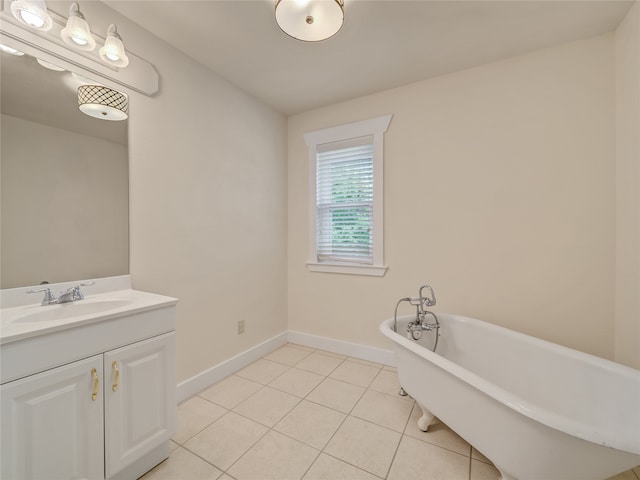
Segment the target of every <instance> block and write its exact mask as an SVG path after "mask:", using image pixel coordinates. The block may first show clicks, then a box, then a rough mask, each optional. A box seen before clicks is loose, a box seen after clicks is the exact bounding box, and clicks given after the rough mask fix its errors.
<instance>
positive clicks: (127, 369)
mask: <svg viewBox="0 0 640 480" xmlns="http://www.w3.org/2000/svg"><path fill="white" fill-rule="evenodd" d="M104 371H105V373H104V376H105V382H107V385H106V386H105V447H106V450H105V462H106V477H107V478H110V477H112V476H114V475H115V474H117V473H118V472H119V471H121V470H122V469H123V468H125V467H127V466H129V465H131V464H132V463H133V462H135V461H136V460H138V459H140V458H142V457H143V456H144V455H145V454H147V453H149V452H150V451H151V450H153V449H154V448H156V447H158V446H160V445H161V444H162V443H164V442H167V441H168V440H169V438H170V437H171V435H173V433H174V432H175V416H176V400H175V389H176V383H175V333H173V332H172V333H167V334H164V335H160V336H157V337H154V338H151V339H148V340H144V341H142V342H138V343H134V344H132V345H129V346H126V347H123V348H119V349H117V350H112V351H110V352H107V353H105V354H104Z"/></svg>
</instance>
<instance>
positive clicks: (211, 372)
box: [176, 330, 396, 403]
mask: <svg viewBox="0 0 640 480" xmlns="http://www.w3.org/2000/svg"><path fill="white" fill-rule="evenodd" d="M287 342H291V343H297V344H298V345H303V346H305V347H311V348H317V349H320V350H326V351H328V352H333V353H339V354H341V355H348V356H350V357H354V358H360V359H362V360H368V361H370V362H376V363H382V364H384V365H391V366H395V363H396V361H395V356H394V354H393V351H392V350H384V349H382V348H376V347H369V346H367V345H360V344H358V343H351V342H346V341H344V340H335V339H333V338H328V337H321V336H318V335H312V334H310V333H302V332H293V331H291V330H289V331H287V332H282V333H280V334H279V335H276V336H275V337H273V338H270V339H269V340H266V341H264V342H262V343H260V344H258V345H256V346H255V347H252V348H250V349H248V350H245V351H244V352H242V353H239V354H238V355H235V356H234V357H231V358H230V359H228V360H225V361H224V362H222V363H219V364H218V365H215V366H213V367H211V368H209V369H208V370H205V371H203V372H201V373H199V374H197V375H194V376H193V377H191V378H189V379H187V380H185V381H183V382H180V383H179V384H178V386H177V387H176V399H177V401H178V403H182V402H184V401H185V400H188V399H189V398H191V397H193V396H194V395H196V394H197V393H200V392H201V391H203V390H205V389H206V388H208V387H210V386H211V385H213V384H214V383H217V382H219V381H220V380H222V379H224V378H226V377H228V376H229V375H232V374H233V373H235V372H237V371H238V370H241V369H243V368H244V367H246V366H247V365H249V364H250V363H253V362H255V361H256V360H258V359H260V358H262V357H264V356H265V355H267V354H269V353H271V352H272V351H274V350H276V349H278V348H280V347H281V346H283V345H284V344H286V343H287Z"/></svg>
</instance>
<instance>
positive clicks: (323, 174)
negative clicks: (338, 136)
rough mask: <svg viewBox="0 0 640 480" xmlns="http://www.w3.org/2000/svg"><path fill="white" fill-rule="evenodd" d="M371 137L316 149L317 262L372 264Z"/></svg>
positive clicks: (329, 144) (323, 145)
mask: <svg viewBox="0 0 640 480" xmlns="http://www.w3.org/2000/svg"><path fill="white" fill-rule="evenodd" d="M373 182H374V178H373V135H369V136H366V137H360V138H355V139H350V140H346V141H340V142H332V143H326V144H322V145H318V146H317V161H316V209H317V212H316V214H317V215H316V221H317V226H316V237H317V238H316V241H317V243H316V246H317V255H318V262H349V263H360V264H366V265H371V264H373Z"/></svg>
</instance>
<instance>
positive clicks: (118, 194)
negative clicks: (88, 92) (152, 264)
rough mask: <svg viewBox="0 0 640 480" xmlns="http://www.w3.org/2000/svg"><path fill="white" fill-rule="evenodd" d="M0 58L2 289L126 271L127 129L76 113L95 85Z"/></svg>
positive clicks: (29, 59) (24, 60) (28, 61)
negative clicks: (84, 89) (83, 91)
mask: <svg viewBox="0 0 640 480" xmlns="http://www.w3.org/2000/svg"><path fill="white" fill-rule="evenodd" d="M0 55H2V58H1V60H2V68H1V69H0V75H1V78H0V91H1V99H0V105H1V107H2V111H1V113H2V118H1V122H2V123H1V127H2V128H1V129H0V131H1V151H0V179H1V191H0V192H1V217H0V220H1V221H0V242H1V243H0V246H1V270H0V273H1V285H0V287H1V288H3V289H4V288H14V287H22V286H27V285H36V284H39V283H41V282H50V283H54V282H63V281H71V280H78V279H86V278H99V277H107V276H114V275H123V274H127V273H129V216H128V211H129V195H128V192H129V179H128V153H127V152H128V149H127V143H128V136H127V123H128V122H127V121H126V120H125V121H105V120H100V119H97V118H93V117H90V116H88V115H85V114H83V113H82V112H81V111H80V110H79V109H78V94H77V90H78V87H79V86H80V85H83V84H97V82H95V81H93V80H91V79H87V78H83V77H81V76H79V75H76V74H74V73H72V72H69V71H67V70H52V69H51V68H52V67H55V66H54V65H51V64H47V62H43V61H38V59H37V58H35V57H33V56H29V55H21V56H17V55H11V54H9V53H6V52H4V51H2V52H0Z"/></svg>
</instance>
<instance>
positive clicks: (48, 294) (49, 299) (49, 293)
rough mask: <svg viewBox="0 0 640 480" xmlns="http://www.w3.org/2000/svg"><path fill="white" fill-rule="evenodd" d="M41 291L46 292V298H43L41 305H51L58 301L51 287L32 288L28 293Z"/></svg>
mask: <svg viewBox="0 0 640 480" xmlns="http://www.w3.org/2000/svg"><path fill="white" fill-rule="evenodd" d="M40 292H44V298H43V299H42V302H41V303H40V305H51V304H52V303H56V297H55V295H54V294H53V292H52V291H51V289H50V288H48V287H45V288H40V289H38V290H33V289H30V290H27V291H26V293H40Z"/></svg>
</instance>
